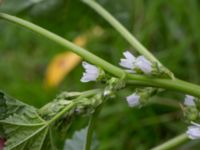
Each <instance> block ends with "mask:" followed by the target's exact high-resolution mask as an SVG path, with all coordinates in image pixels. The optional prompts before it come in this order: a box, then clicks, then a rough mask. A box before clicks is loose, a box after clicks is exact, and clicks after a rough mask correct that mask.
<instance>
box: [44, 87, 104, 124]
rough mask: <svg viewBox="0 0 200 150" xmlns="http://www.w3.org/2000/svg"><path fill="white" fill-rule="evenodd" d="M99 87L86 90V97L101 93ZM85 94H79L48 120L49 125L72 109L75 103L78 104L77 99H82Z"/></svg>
mask: <svg viewBox="0 0 200 150" xmlns="http://www.w3.org/2000/svg"><path fill="white" fill-rule="evenodd" d="M99 91H100V90H99V89H95V90H89V91H85V92H83V95H84V97H89V96H92V95H95V94H97V93H99ZM83 95H81V96H79V97H78V98H76V99H74V100H73V101H71V103H70V104H68V105H67V106H66V107H65V108H64V109H63V110H62V111H60V112H59V113H57V114H56V115H55V116H54V117H53V118H52V119H51V120H49V121H48V124H47V125H50V124H51V123H53V122H55V121H56V120H57V119H59V118H60V117H61V116H62V115H64V114H65V113H66V112H67V111H69V110H70V109H72V108H73V107H74V106H75V105H77V102H76V100H78V99H82V97H83Z"/></svg>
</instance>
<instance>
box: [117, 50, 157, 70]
mask: <svg viewBox="0 0 200 150" xmlns="http://www.w3.org/2000/svg"><path fill="white" fill-rule="evenodd" d="M123 55H124V57H125V58H122V59H121V60H120V63H119V65H120V66H122V67H124V68H126V69H128V70H127V71H128V72H130V73H138V71H142V72H143V73H144V74H151V72H152V70H153V69H152V63H151V62H150V61H149V60H148V59H146V58H145V57H144V56H138V57H135V56H134V55H133V54H131V53H130V52H129V51H126V52H124V53H123Z"/></svg>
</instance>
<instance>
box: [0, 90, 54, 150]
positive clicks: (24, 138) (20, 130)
mask: <svg viewBox="0 0 200 150" xmlns="http://www.w3.org/2000/svg"><path fill="white" fill-rule="evenodd" d="M0 95H1V102H3V103H4V106H3V107H2V106H1V107H2V109H3V110H5V112H3V113H1V114H0V116H1V120H0V125H1V126H2V129H1V130H2V131H1V132H3V133H4V134H5V138H6V147H5V148H4V149H5V150H12V149H15V150H28V149H30V150H41V149H43V148H44V147H45V148H47V147H46V145H44V142H45V139H46V138H47V135H48V132H49V125H48V124H47V122H46V121H45V120H43V119H42V118H41V117H40V116H39V115H38V113H37V109H35V108H34V107H32V106H29V105H26V104H24V103H22V102H20V101H18V100H15V99H13V98H10V97H8V96H7V95H5V94H4V93H2V92H1V93H0ZM51 147H52V146H50V147H49V149H51Z"/></svg>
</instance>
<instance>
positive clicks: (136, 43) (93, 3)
mask: <svg viewBox="0 0 200 150" xmlns="http://www.w3.org/2000/svg"><path fill="white" fill-rule="evenodd" d="M82 1H83V2H84V3H86V4H87V5H89V6H90V7H91V8H93V9H94V10H95V11H96V12H97V13H99V15H101V16H102V17H103V18H104V19H105V20H106V21H108V22H109V23H110V24H111V25H112V26H113V27H114V28H115V29H116V30H117V31H118V32H119V33H120V34H121V35H122V36H123V37H124V38H125V39H126V40H127V41H128V42H129V43H130V45H131V46H133V47H134V48H135V49H136V50H137V51H138V52H139V53H141V54H142V55H144V56H145V57H146V58H148V59H149V60H151V61H154V62H158V63H160V62H159V60H158V59H156V58H155V57H154V55H152V54H151V53H150V52H149V51H148V50H147V49H146V48H145V47H144V46H143V45H142V44H141V43H140V42H139V41H138V40H137V39H136V38H135V37H134V36H133V35H132V34H131V33H130V32H129V31H128V30H127V29H126V28H125V27H124V26H123V25H122V24H121V23H120V22H119V21H117V20H116V19H115V18H114V17H113V16H112V15H111V14H110V13H109V12H108V11H106V10H105V9H104V8H103V7H102V6H101V5H99V4H98V3H97V2H96V1H94V0H82Z"/></svg>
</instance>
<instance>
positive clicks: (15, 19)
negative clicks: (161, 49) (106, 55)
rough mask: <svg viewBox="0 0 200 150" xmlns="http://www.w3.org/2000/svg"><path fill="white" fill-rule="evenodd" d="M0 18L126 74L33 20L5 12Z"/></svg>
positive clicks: (100, 65)
mask: <svg viewBox="0 0 200 150" xmlns="http://www.w3.org/2000/svg"><path fill="white" fill-rule="evenodd" d="M0 18H3V19H6V20H8V21H11V22H13V23H16V24H18V25H20V26H23V27H25V28H27V29H30V30H32V31H34V32H36V33H39V34H40V35H43V36H45V37H46V38H48V39H50V40H52V41H54V42H56V43H58V44H60V45H62V46H64V47H66V48H69V49H70V50H71V51H73V52H74V53H76V54H78V55H79V56H81V57H83V58H84V59H86V60H87V61H89V62H91V63H93V64H95V65H97V66H99V67H102V68H104V69H105V70H106V71H108V72H110V73H112V74H113V73H115V74H116V75H117V76H118V77H121V76H123V75H124V71H123V70H121V69H119V68H117V67H116V66H114V65H112V64H110V63H108V62H106V61H105V60H103V59H101V58H99V57H97V56H96V55H94V54H92V53H91V52H89V51H87V50H86V49H84V48H81V47H79V46H77V45H75V44H73V43H72V42H70V41H67V40H65V39H64V38H62V37H60V36H58V35H56V34H54V33H52V32H50V31H48V30H46V29H44V28H42V27H40V26H37V25H35V24H33V23H31V22H28V21H25V20H23V19H20V18H18V17H15V16H11V15H8V14H5V13H0Z"/></svg>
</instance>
